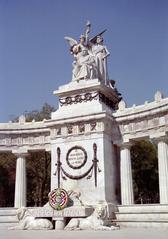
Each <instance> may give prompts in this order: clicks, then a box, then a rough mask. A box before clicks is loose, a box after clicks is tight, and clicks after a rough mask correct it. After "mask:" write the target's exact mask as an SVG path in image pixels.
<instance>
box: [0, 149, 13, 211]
mask: <svg viewBox="0 0 168 239" xmlns="http://www.w3.org/2000/svg"><path fill="white" fill-rule="evenodd" d="M15 162H16V158H15V156H14V155H13V154H12V153H9V152H8V153H1V154H0V206H1V207H7V206H8V207H13V206H14V191H15V171H16V163H15Z"/></svg>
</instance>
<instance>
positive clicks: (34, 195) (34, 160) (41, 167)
mask: <svg viewBox="0 0 168 239" xmlns="http://www.w3.org/2000/svg"><path fill="white" fill-rule="evenodd" d="M26 166H27V206H43V205H44V204H45V203H47V201H48V193H49V191H50V174H51V158H50V154H49V153H47V152H45V151H39V152H33V153H31V155H30V157H29V159H27V164H26Z"/></svg>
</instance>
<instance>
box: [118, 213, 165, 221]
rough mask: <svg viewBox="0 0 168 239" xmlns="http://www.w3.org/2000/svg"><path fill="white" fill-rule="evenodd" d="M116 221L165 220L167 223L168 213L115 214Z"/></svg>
mask: <svg viewBox="0 0 168 239" xmlns="http://www.w3.org/2000/svg"><path fill="white" fill-rule="evenodd" d="M115 215H116V219H117V220H135V221H137V220H145V221H148V220H157V221H159V220H167V221H168V213H167V212H153V213H151V212H138V213H136V212H132V213H130V212H128V213H126V212H125V213H120V212H116V213H115Z"/></svg>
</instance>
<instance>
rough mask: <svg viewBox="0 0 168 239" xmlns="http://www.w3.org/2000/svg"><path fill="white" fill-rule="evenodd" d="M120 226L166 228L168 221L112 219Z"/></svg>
mask: <svg viewBox="0 0 168 239" xmlns="http://www.w3.org/2000/svg"><path fill="white" fill-rule="evenodd" d="M114 222H115V223H116V225H118V226H120V228H131V227H132V228H136V227H141V228H162V229H163V228H168V221H150V222H149V221H118V220H116V221H115V220H114Z"/></svg>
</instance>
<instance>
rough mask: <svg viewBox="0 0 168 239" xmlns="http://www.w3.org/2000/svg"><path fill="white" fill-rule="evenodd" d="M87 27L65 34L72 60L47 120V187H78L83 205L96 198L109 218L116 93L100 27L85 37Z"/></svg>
mask: <svg viewBox="0 0 168 239" xmlns="http://www.w3.org/2000/svg"><path fill="white" fill-rule="evenodd" d="M90 30H91V24H90V22H87V24H86V30H85V32H84V34H82V35H81V36H80V40H79V42H77V41H76V40H74V39H72V38H70V37H65V39H66V40H68V42H69V44H70V53H71V54H72V55H73V57H74V61H73V70H72V80H71V81H70V82H69V83H68V84H66V85H63V86H60V87H59V89H58V90H56V91H54V95H56V96H58V97H59V108H58V110H57V111H56V112H53V113H52V116H51V120H50V121H48V125H50V124H52V128H51V158H52V169H51V190H55V188H62V189H65V190H66V191H73V192H76V193H79V194H80V200H81V201H82V203H83V205H84V206H86V207H87V206H92V207H93V208H94V207H95V206H96V205H97V204H98V203H100V202H101V204H102V205H106V207H107V213H108V216H107V217H108V218H109V219H110V218H111V217H112V215H113V211H114V210H115V205H116V203H117V200H116V190H117V185H116V155H115V149H114V145H113V140H114V139H115V140H116V137H118V134H119V132H116V130H113V128H114V123H113V116H112V112H113V111H114V110H115V109H117V106H118V103H119V101H120V100H121V96H120V94H119V93H118V91H117V90H116V88H114V84H115V82H114V81H113V80H110V79H109V76H108V68H107V65H108V64H107V57H108V56H109V54H110V53H109V52H108V50H107V48H106V46H105V45H104V43H103V34H104V32H105V30H104V31H101V32H100V33H99V34H97V35H96V36H94V37H91V38H90V37H89V33H90ZM53 122H55V123H54V125H53ZM75 210H76V209H75ZM78 210H80V208H78ZM74 213H75V211H74ZM72 215H73V212H72ZM74 216H75V214H74ZM82 216H84V215H82ZM85 216H87V214H86V215H85ZM72 217H73V216H72Z"/></svg>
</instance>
